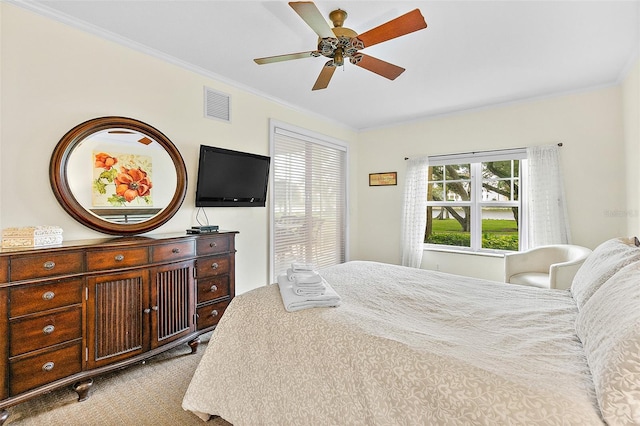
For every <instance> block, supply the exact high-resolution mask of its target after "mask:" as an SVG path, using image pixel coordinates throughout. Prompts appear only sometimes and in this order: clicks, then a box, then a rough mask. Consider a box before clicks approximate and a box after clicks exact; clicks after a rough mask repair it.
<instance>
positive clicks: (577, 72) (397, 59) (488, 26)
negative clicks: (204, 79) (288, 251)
mask: <svg viewBox="0 0 640 426" xmlns="http://www.w3.org/2000/svg"><path fill="white" fill-rule="evenodd" d="M12 2H13V3H14V4H18V5H22V6H24V7H27V8H30V9H32V10H35V11H37V12H39V13H43V14H45V15H48V16H51V17H54V18H57V19H60V20H62V21H64V22H67V23H72V24H74V25H79V26H81V28H83V29H85V30H89V31H92V32H98V33H99V34H101V35H103V36H106V37H108V38H111V39H114V40H116V41H120V42H123V43H125V44H128V45H131V46H133V47H136V48H139V49H141V50H144V51H147V52H151V53H154V54H158V55H160V56H162V57H164V58H165V59H169V60H171V61H173V62H176V63H179V64H182V65H185V66H188V67H190V68H192V69H195V70H198V71H200V72H202V73H204V74H206V75H209V76H212V77H214V78H217V79H219V80H222V81H224V82H227V83H232V84H234V85H237V86H239V87H241V88H245V89H249V90H251V91H253V92H255V93H258V94H260V95H263V96H267V97H269V98H271V99H275V100H277V101H279V102H282V103H284V104H287V105H292V106H295V107H297V108H301V109H303V110H306V111H312V112H314V113H316V114H319V115H321V116H324V117H328V118H330V119H332V120H335V121H337V122H340V123H343V124H345V125H347V126H349V127H351V128H354V129H365V128H372V127H379V126H385V125H388V124H392V123H397V122H402V121H407V120H412V119H417V118H421V117H428V116H433V115H439V114H446V113H451V112H456V111H461V110H466V109H472V108H480V107H484V106H488V105H495V104H499V103H504V102H513V101H519V100H523V99H529V98H535V97H541V96H549V95H554V94H561V93H567V92H572V91H579V90H585V89H589V88H594V87H599V86H606V85H612V84H616V83H619V82H620V79H621V78H622V77H624V74H625V73H626V72H627V71H628V67H629V65H630V64H631V63H632V62H633V61H634V60H635V59H636V58H637V56H638V51H639V49H640V47H639V38H640V37H639V28H640V0H627V1H613V0H600V1H575V0H574V1H518V0H511V1H495V0H494V1H480V0H475V1H473V0H471V1H317V2H316V5H317V6H318V9H319V10H320V11H321V12H322V13H323V15H325V16H327V21H328V14H329V12H331V11H332V10H334V9H337V8H340V9H343V10H346V11H347V12H348V14H349V16H348V18H347V20H346V22H345V25H344V26H345V27H348V28H352V29H353V30H355V31H356V32H357V33H363V32H365V31H367V30H369V29H371V28H373V27H375V26H377V25H380V24H382V23H384V22H386V21H388V20H390V19H393V18H395V17H397V16H399V15H402V14H404V13H406V12H409V11H411V10H413V9H415V8H419V9H420V10H421V12H422V14H423V15H424V17H425V19H426V21H427V25H428V27H427V29H424V30H421V31H418V32H415V33H412V34H409V35H406V36H403V37H400V38H397V39H393V40H389V41H386V42H384V43H381V44H379V45H375V46H371V47H370V48H368V49H365V50H364V51H363V53H366V54H368V55H370V56H375V57H377V58H380V59H383V60H385V61H387V62H391V63H393V64H395V65H399V66H401V67H403V68H406V71H405V72H404V73H403V74H402V75H400V77H398V78H397V79H396V80H395V81H390V80H387V79H385V78H383V77H380V76H378V75H376V74H373V73H371V72H369V71H367V70H364V69H362V68H359V67H356V66H353V65H351V64H349V63H346V65H345V67H343V68H344V69H338V70H337V71H336V72H335V74H334V76H333V79H332V80H331V83H330V84H329V87H328V88H327V89H326V90H320V91H314V92H312V91H311V87H312V86H313V83H314V82H315V80H316V78H317V76H318V74H319V72H320V69H321V68H322V65H323V64H324V63H325V62H326V58H324V57H320V58H306V59H298V60H293V61H287V62H281V63H275V64H268V65H257V64H255V63H254V62H253V58H258V57H265V56H273V55H280V54H285V53H294V52H302V51H309V50H313V49H315V48H316V43H317V35H316V34H315V33H314V32H313V31H312V30H311V29H310V28H309V27H308V26H307V25H306V24H305V23H304V21H303V20H302V19H301V18H300V17H299V16H298V15H297V14H296V13H295V12H294V11H293V9H291V7H289V5H288V4H287V2H286V1H238V0H236V1H213V0H209V1H202V0H200V1H191V0H173V1H160V0H155V1H148V0H146V1H132V0H130V1H116V0H108V1H100V0H91V1H78V0H75V1H59V0H36V1H30V0H24V1H23V0H13V1H12Z"/></svg>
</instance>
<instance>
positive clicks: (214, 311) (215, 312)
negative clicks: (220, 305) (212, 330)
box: [211, 309, 218, 317]
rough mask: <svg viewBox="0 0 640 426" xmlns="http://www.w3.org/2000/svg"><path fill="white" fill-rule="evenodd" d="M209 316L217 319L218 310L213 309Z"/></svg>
mask: <svg viewBox="0 0 640 426" xmlns="http://www.w3.org/2000/svg"><path fill="white" fill-rule="evenodd" d="M211 316H212V317H217V316H218V310H217V309H214V310H213V311H211Z"/></svg>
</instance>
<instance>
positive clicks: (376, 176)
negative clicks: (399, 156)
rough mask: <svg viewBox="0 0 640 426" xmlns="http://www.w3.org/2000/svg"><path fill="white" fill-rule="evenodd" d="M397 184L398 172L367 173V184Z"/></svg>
mask: <svg viewBox="0 0 640 426" xmlns="http://www.w3.org/2000/svg"><path fill="white" fill-rule="evenodd" d="M397 184H398V172H385V173H369V186H388V185H397Z"/></svg>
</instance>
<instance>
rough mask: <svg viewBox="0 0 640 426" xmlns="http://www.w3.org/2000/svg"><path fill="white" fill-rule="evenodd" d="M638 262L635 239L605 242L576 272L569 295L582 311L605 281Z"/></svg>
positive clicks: (639, 249)
mask: <svg viewBox="0 0 640 426" xmlns="http://www.w3.org/2000/svg"><path fill="white" fill-rule="evenodd" d="M639 260H640V248H638V247H636V245H635V238H633V237H631V238H614V239H612V240H608V241H605V242H604V243H602V244H600V245H599V246H598V247H596V248H595V250H593V252H591V254H590V255H589V256H588V257H587V258H586V259H585V261H584V263H583V264H582V266H581V267H580V269H578V271H577V272H576V275H575V276H574V277H573V281H572V283H571V294H572V295H573V298H574V299H575V301H576V304H577V305H578V309H582V307H583V306H584V304H585V303H587V300H589V298H590V297H591V296H593V294H594V293H595V292H596V290H598V289H599V288H600V286H601V285H602V284H604V282H605V281H607V280H608V279H609V278H611V277H612V276H613V274H615V273H616V272H618V271H619V270H620V269H622V268H624V267H625V266H627V265H628V264H630V263H632V262H636V261H639Z"/></svg>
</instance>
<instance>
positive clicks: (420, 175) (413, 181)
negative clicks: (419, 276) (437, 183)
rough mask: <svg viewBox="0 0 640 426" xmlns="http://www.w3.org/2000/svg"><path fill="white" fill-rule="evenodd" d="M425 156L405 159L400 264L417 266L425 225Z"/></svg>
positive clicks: (426, 169) (420, 256)
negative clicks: (405, 170)
mask: <svg viewBox="0 0 640 426" xmlns="http://www.w3.org/2000/svg"><path fill="white" fill-rule="evenodd" d="M428 167H429V164H428V159H427V157H422V158H415V159H409V160H407V172H406V178H405V184H404V208H403V212H402V264H403V265H404V266H411V267H414V268H419V267H420V263H421V262H422V251H423V246H424V232H425V228H426V226H427V180H428V176H427V172H428Z"/></svg>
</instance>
